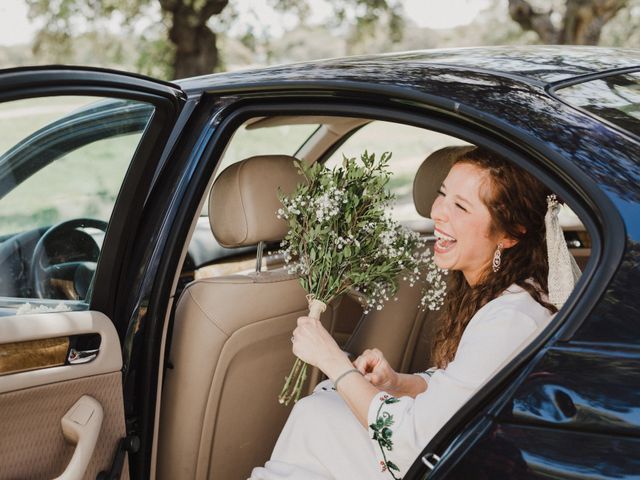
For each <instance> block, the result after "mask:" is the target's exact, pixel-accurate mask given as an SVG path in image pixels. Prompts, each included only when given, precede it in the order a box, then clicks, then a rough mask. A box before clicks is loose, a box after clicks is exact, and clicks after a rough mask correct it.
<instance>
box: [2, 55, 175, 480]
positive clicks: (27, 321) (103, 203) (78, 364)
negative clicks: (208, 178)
mask: <svg viewBox="0 0 640 480" xmlns="http://www.w3.org/2000/svg"><path fill="white" fill-rule="evenodd" d="M184 104H185V97H184V95H183V93H182V92H181V90H180V89H179V88H178V87H177V86H174V85H172V84H169V83H162V82H155V81H152V80H150V79H146V78H142V77H139V76H133V75H127V74H122V73H118V72H113V71H107V70H99V69H85V68H74V67H48V68H27V69H12V70H5V71H0V432H1V433H0V479H9V478H11V479H15V478H47V479H51V478H61V479H82V478H86V479H89V478H91V479H95V478H96V477H97V476H98V475H99V473H100V472H105V473H104V474H103V476H102V477H100V478H109V479H111V478H128V477H129V474H128V470H127V466H126V465H127V462H126V450H127V448H132V447H133V448H135V439H131V438H128V439H127V438H125V437H126V429H125V408H124V402H123V387H122V366H123V361H122V358H123V357H122V350H121V348H122V345H123V344H124V338H125V333H126V328H127V321H128V317H127V316H126V315H125V314H122V313H118V312H123V311H124V310H123V309H122V308H119V309H118V308H117V305H115V304H116V303H117V291H118V289H122V288H125V289H126V288H127V286H126V285H123V281H122V278H123V273H122V272H123V271H126V269H125V267H126V264H127V257H128V254H129V251H130V250H131V248H130V244H131V243H132V240H135V239H132V238H131V235H135V231H136V225H137V224H138V223H139V222H140V221H141V218H140V217H141V211H142V207H143V205H144V202H145V199H146V197H147V195H148V191H149V190H150V188H151V186H152V183H153V179H154V178H155V176H156V175H157V172H158V169H159V168H161V166H162V162H163V161H164V158H165V157H166V155H167V151H168V150H169V149H170V147H171V145H169V142H170V141H173V140H175V138H176V137H177V133H179V132H175V125H176V123H177V120H178V118H179V117H180V115H181V112H183V106H184ZM170 139H173V140H170Z"/></svg>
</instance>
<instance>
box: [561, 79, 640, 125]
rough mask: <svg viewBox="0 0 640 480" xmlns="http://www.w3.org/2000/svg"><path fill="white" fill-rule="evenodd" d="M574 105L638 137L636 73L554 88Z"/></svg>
mask: <svg viewBox="0 0 640 480" xmlns="http://www.w3.org/2000/svg"><path fill="white" fill-rule="evenodd" d="M555 95H556V96H557V97H558V98H560V99H561V100H564V101H565V102H567V103H569V104H570V105H572V106H574V107H579V108H581V109H582V110H585V111H587V112H589V113H590V114H592V115H595V116H597V117H599V118H601V119H603V120H605V121H608V122H610V123H612V124H614V125H616V126H618V127H620V128H622V129H624V130H626V131H627V132H629V133H631V134H633V135H635V136H640V72H631V73H623V74H618V75H611V76H608V77H603V78H598V79H596V80H591V81H588V82H584V83H578V84H576V85H571V86H569V87H564V88H561V89H558V90H556V91H555Z"/></svg>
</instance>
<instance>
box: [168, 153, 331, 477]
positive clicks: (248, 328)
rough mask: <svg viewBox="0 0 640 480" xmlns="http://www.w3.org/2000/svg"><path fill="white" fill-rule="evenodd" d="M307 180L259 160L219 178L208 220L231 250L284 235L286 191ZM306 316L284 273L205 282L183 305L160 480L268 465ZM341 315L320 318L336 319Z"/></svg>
mask: <svg viewBox="0 0 640 480" xmlns="http://www.w3.org/2000/svg"><path fill="white" fill-rule="evenodd" d="M300 181H302V177H301V176H300V175H299V174H298V171H297V169H296V167H295V166H294V159H293V157H287V156H281V155H270V156H259V157H252V158H249V159H247V160H244V161H242V162H239V163H237V164H234V165H231V166H230V167H229V168H227V169H226V170H225V171H224V172H222V174H221V175H220V176H219V177H218V179H217V180H216V181H215V183H214V185H213V187H212V190H211V194H210V205H209V218H210V221H211V227H212V231H213V234H214V235H215V237H216V240H217V241H218V242H219V243H220V244H221V245H223V246H225V247H241V246H247V245H255V244H256V243H258V242H260V241H277V240H281V239H282V238H284V236H285V234H286V232H287V224H286V223H285V222H284V221H283V220H279V219H277V218H276V211H277V210H278V208H279V207H280V206H281V205H280V201H279V199H278V196H277V195H278V189H279V188H280V189H281V190H282V191H283V192H286V193H290V192H292V191H293V190H294V188H295V186H296V185H297V184H298V183H299V182H300ZM306 313H307V300H306V298H305V292H304V290H303V289H302V287H301V286H300V284H299V281H298V279H297V277H295V276H293V275H291V274H289V273H287V271H286V269H285V268H280V269H276V270H269V271H263V272H259V273H256V272H251V273H247V274H236V275H228V276H220V277H213V278H206V279H200V280H197V281H195V282H193V283H191V284H189V285H188V286H187V287H186V288H185V289H184V291H183V292H182V295H181V296H180V299H179V301H178V305H177V309H176V314H175V319H174V327H173V339H172V346H171V352H170V355H169V361H170V365H171V367H169V368H168V369H167V370H166V373H165V382H164V386H163V392H162V404H161V414H160V430H159V445H158V462H157V467H158V468H157V472H158V475H157V476H158V478H160V479H167V480H169V479H171V480H173V479H193V478H197V479H219V480H236V479H245V478H247V477H248V476H249V473H250V472H251V469H252V468H253V467H254V466H256V465H263V464H264V463H265V462H266V461H267V460H268V459H269V456H270V454H271V450H272V449H273V445H274V444H275V441H276V439H277V437H278V434H279V432H280V431H281V430H282V427H283V426H284V423H285V421H286V419H287V416H288V414H289V411H290V408H291V407H289V408H287V407H284V406H282V405H280V404H279V403H278V400H277V395H278V393H279V392H280V389H281V388H282V385H283V379H284V377H285V375H286V374H287V373H288V372H289V369H290V368H291V366H292V364H293V360H294V358H295V357H294V356H293V354H292V353H291V341H290V337H291V332H292V331H293V329H294V328H295V326H296V319H297V317H299V316H301V315H305V314H306ZM332 314H333V312H332V309H331V308H328V309H327V311H326V312H325V314H324V315H323V317H322V318H321V320H322V321H323V323H324V324H325V326H327V325H328V324H329V323H330V320H331V315H332Z"/></svg>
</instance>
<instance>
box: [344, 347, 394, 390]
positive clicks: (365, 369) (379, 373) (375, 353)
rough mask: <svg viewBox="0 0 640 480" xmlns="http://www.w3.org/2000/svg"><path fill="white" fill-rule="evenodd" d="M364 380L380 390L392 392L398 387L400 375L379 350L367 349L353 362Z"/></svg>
mask: <svg viewBox="0 0 640 480" xmlns="http://www.w3.org/2000/svg"><path fill="white" fill-rule="evenodd" d="M353 366H354V367H356V368H357V369H358V370H359V371H360V373H362V374H363V375H364V378H365V379H366V380H368V381H369V382H370V383H371V384H372V385H373V386H375V387H377V388H379V389H380V390H385V391H388V392H390V393H391V392H392V391H394V390H396V388H397V386H398V373H397V372H396V371H395V370H394V369H393V368H391V365H389V362H387V360H386V359H385V358H384V355H383V354H382V352H381V351H380V350H378V349H377V348H372V349H371V350H369V349H367V350H365V351H364V352H362V355H360V356H359V357H358V358H356V359H355V360H354V362H353Z"/></svg>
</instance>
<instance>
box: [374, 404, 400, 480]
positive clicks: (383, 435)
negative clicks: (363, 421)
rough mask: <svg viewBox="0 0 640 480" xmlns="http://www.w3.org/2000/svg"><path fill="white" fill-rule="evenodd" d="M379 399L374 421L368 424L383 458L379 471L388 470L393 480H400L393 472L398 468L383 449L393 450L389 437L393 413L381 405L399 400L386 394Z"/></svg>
mask: <svg viewBox="0 0 640 480" xmlns="http://www.w3.org/2000/svg"><path fill="white" fill-rule="evenodd" d="M379 400H380V402H381V403H380V406H379V407H378V412H377V413H376V421H375V423H372V424H371V425H369V428H370V429H371V430H373V437H372V438H373V440H375V441H376V442H378V446H379V447H380V452H381V453H382V458H383V459H384V460H381V461H380V468H381V471H383V472H385V471H388V472H389V475H391V478H393V479H394V480H401V479H402V477H397V476H396V475H395V473H394V472H399V471H400V469H399V468H398V466H397V465H396V464H395V463H393V462H392V461H391V460H389V459H388V458H387V454H386V453H385V449H386V450H387V451H389V452H390V451H392V450H393V441H392V440H391V437H392V436H393V430H391V426H392V425H393V415H391V414H390V413H389V412H383V411H382V407H383V406H385V405H391V404H393V403H398V402H399V401H400V400H398V399H397V398H396V397H391V396H389V395H387V394H384V395H382V396H381V397H379Z"/></svg>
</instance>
